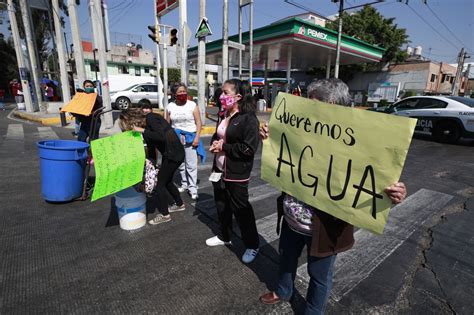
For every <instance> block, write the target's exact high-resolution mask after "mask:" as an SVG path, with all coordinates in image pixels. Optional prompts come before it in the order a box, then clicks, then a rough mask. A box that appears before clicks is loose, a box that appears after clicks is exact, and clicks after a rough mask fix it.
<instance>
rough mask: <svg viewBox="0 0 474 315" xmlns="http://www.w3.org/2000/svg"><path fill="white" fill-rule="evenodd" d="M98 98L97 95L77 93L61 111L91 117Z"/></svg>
mask: <svg viewBox="0 0 474 315" xmlns="http://www.w3.org/2000/svg"><path fill="white" fill-rule="evenodd" d="M96 98H97V93H76V94H75V95H74V97H73V98H72V100H71V101H70V102H69V103H67V105H66V106H64V107H63V108H61V111H62V112H69V113H74V114H80V115H84V116H89V115H90V114H91V113H92V108H94V104H95V99H96Z"/></svg>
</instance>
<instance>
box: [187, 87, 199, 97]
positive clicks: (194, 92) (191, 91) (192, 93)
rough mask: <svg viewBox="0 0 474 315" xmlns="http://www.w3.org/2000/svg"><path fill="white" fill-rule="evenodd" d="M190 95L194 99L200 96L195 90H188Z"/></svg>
mask: <svg viewBox="0 0 474 315" xmlns="http://www.w3.org/2000/svg"><path fill="white" fill-rule="evenodd" d="M188 95H189V96H192V97H197V96H198V91H197V90H195V89H188Z"/></svg>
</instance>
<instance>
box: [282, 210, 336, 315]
mask: <svg viewBox="0 0 474 315" xmlns="http://www.w3.org/2000/svg"><path fill="white" fill-rule="evenodd" d="M305 245H306V247H307V251H308V265H307V266H308V274H309V277H310V279H309V287H308V292H307V294H306V309H305V314H307V315H309V314H324V308H325V306H326V302H327V300H328V298H329V293H330V292H331V287H332V278H333V272H334V261H335V260H336V255H332V256H328V257H314V256H310V254H309V253H310V249H311V236H306V235H303V234H300V233H297V232H295V231H293V230H292V229H290V228H289V227H288V223H286V220H285V219H283V224H282V229H281V234H280V245H279V251H280V268H279V278H278V289H277V291H276V294H277V295H278V296H279V297H280V298H281V299H283V300H287V301H288V300H290V299H291V297H292V296H293V292H294V291H295V287H294V281H295V277H296V269H297V267H298V258H299V257H300V255H301V252H302V251H303V248H304V246H305Z"/></svg>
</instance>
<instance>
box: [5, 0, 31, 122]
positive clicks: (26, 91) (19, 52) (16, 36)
mask: <svg viewBox="0 0 474 315" xmlns="http://www.w3.org/2000/svg"><path fill="white" fill-rule="evenodd" d="M7 10H8V16H9V18H10V27H11V30H12V35H13V42H14V44H15V53H16V60H17V63H18V70H19V73H20V82H21V86H22V89H23V97H24V99H25V107H26V111H27V112H29V113H32V112H34V108H33V100H32V99H31V91H30V85H29V82H28V80H27V78H26V76H25V77H24V75H26V68H25V60H24V59H23V49H22V48H21V38H20V32H19V31H18V24H17V23H16V16H15V7H14V6H13V0H8V1H7Z"/></svg>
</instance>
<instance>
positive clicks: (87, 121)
mask: <svg viewBox="0 0 474 315" xmlns="http://www.w3.org/2000/svg"><path fill="white" fill-rule="evenodd" d="M83 87H84V92H85V93H94V92H95V85H94V82H92V81H91V80H85V81H84V83H83ZM101 107H102V97H100V96H99V95H97V98H96V99H95V103H94V107H93V108H92V112H91V114H90V115H89V116H84V115H78V114H75V115H74V116H75V117H76V119H77V120H78V122H79V123H80V124H81V127H80V128H79V133H78V135H77V140H78V141H82V142H87V138H89V137H90V136H91V135H90V134H89V133H90V132H91V126H92V113H94V111H96V110H97V109H99V108H101ZM100 124H101V120H100V116H99V117H98V118H97V123H96V125H95V129H94V131H93V135H92V137H90V139H89V141H92V140H95V139H97V138H98V137H99V129H100Z"/></svg>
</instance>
